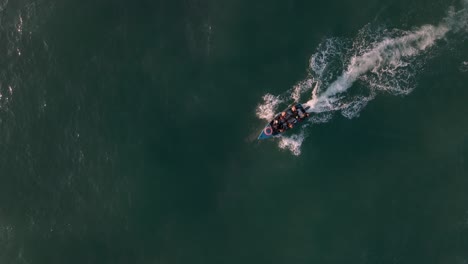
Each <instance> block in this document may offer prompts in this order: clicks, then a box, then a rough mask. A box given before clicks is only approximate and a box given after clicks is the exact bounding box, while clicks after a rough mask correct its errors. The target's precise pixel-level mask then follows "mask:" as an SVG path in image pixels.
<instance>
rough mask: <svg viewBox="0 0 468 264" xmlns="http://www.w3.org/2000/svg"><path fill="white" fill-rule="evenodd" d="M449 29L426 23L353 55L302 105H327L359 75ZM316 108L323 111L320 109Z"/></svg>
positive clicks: (396, 59) (412, 52) (418, 49)
mask: <svg viewBox="0 0 468 264" xmlns="http://www.w3.org/2000/svg"><path fill="white" fill-rule="evenodd" d="M448 31H449V28H448V27H447V25H445V24H442V25H439V26H437V27H434V26H431V25H426V26H423V27H421V28H420V29H419V30H417V31H415V32H412V33H410V34H408V35H405V36H403V37H399V38H396V39H385V40H384V41H382V42H381V43H379V44H378V45H377V46H376V47H375V48H374V49H372V50H370V51H368V52H367V53H365V54H363V55H361V56H357V57H353V58H352V59H351V63H350V64H349V65H348V67H347V70H346V71H344V72H343V73H342V75H341V76H339V77H338V78H337V80H336V81H335V82H333V83H332V84H331V85H330V86H329V87H328V89H326V90H325V92H324V93H323V94H321V95H320V96H319V97H318V98H312V99H311V100H309V101H308V102H307V103H306V104H307V105H309V106H310V107H311V109H312V110H311V111H314V110H316V108H317V107H319V108H320V107H330V108H331V104H332V103H333V102H334V101H336V99H335V98H334V96H336V95H337V94H339V93H343V92H345V91H346V90H347V89H349V88H350V87H351V86H352V85H353V83H354V82H355V81H356V80H358V78H359V77H360V76H362V75H363V74H365V73H367V72H369V71H379V69H380V68H382V67H384V66H386V65H389V64H390V65H398V64H399V62H400V60H401V58H402V57H409V56H415V55H417V54H418V53H420V52H422V51H424V50H426V49H428V48H429V47H431V46H433V45H434V44H435V42H436V40H438V39H441V38H443V37H444V36H445V34H446V33H447V32H448ZM320 111H323V110H322V109H320Z"/></svg>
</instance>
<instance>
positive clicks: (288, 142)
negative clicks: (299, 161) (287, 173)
mask: <svg viewBox="0 0 468 264" xmlns="http://www.w3.org/2000/svg"><path fill="white" fill-rule="evenodd" d="M305 138H306V137H305V134H304V131H303V130H302V131H301V132H300V133H299V134H295V135H291V136H282V137H281V138H280V141H279V147H280V148H282V149H287V150H289V151H291V152H292V154H294V155H296V156H299V155H301V145H302V142H303V141H304V139H305Z"/></svg>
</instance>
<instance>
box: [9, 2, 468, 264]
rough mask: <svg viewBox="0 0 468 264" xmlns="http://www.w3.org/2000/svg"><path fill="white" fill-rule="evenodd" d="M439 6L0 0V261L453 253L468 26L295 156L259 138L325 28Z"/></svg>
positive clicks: (387, 258)
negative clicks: (406, 82)
mask: <svg viewBox="0 0 468 264" xmlns="http://www.w3.org/2000/svg"><path fill="white" fill-rule="evenodd" d="M449 6H454V7H455V9H457V10H459V9H461V3H460V2H458V1H442V0H431V1H422V0H418V1H403V0H400V1H375V0H358V1H343V0H340V1H339V0H331V1H325V2H313V1H294V0H291V1H254V2H252V1H246V0H225V1H209V0H207V1H196V0H185V1H182V0H180V1H179V0H175V1H169V0H165V1H158V0H157V1H147V0H139V1H121V0H114V1H110V0H100V1H90V0H83V1H71V0H64V1H54V0H36V1H32V0H9V1H7V0H0V56H1V57H0V93H1V95H2V96H1V97H0V152H1V153H0V154H1V155H0V263H2V264H3V263H5V264H10V263H40V264H42V263H43V264H46V263H47V264H50V263H80V264H82V263H155V264H156V263H158V264H159V263H161V264H163V263H164V264H166V263H167V264H175V263H184V264H185V263H190V264H195V263H203V264H208V263H216V264H218V263H236V264H237V263H256V264H258V263H343V264H345V263H346V264H354V263H356V264H357V263H369V264H371V263H372V264H373V263H375V264H377V263H395V264H397V263H402V264H403V263H408V264H415V263H424V264H428V263H453V264H466V263H468V193H467V188H468V118H467V116H468V86H467V83H468V75H467V74H468V73H467V66H466V64H467V61H468V49H467V46H466V44H467V42H466V32H465V33H463V32H462V33H458V34H455V33H453V34H449V35H447V37H446V38H444V40H441V41H440V43H439V42H437V43H436V44H435V46H434V47H435V48H434V51H433V52H431V53H429V54H426V55H425V60H426V62H425V64H424V66H423V67H421V68H418V72H417V74H416V75H415V76H416V77H415V84H414V91H413V92H412V93H410V94H409V95H407V96H394V95H391V94H385V93H383V94H380V95H378V96H377V97H376V98H375V99H374V100H373V101H371V102H369V103H368V105H367V107H366V108H364V109H363V110H362V111H361V112H360V115H359V117H356V118H353V119H347V118H344V117H342V116H340V115H339V114H337V115H335V116H334V118H333V119H331V120H330V121H328V122H327V123H324V124H318V125H313V126H311V127H309V128H307V129H306V131H307V134H308V137H307V139H306V140H305V141H304V142H303V144H302V147H301V155H299V156H294V155H292V154H291V153H290V152H289V151H286V150H282V149H279V148H278V145H277V142H276V141H275V140H269V141H263V142H257V141H256V140H254V139H255V137H256V136H257V135H258V133H259V132H260V130H261V129H262V127H263V126H264V124H265V122H264V121H263V120H259V119H258V118H257V117H256V115H255V109H256V107H257V105H258V104H259V103H261V97H262V96H263V95H264V94H266V93H272V94H281V93H283V92H284V91H286V90H287V89H289V88H291V87H292V86H293V85H294V84H296V83H297V82H298V81H301V80H303V79H304V78H305V77H306V75H307V71H308V70H307V69H308V63H309V59H310V56H311V55H312V54H314V53H315V52H316V49H317V46H318V45H319V44H320V43H322V42H323V40H324V39H326V38H330V37H336V38H341V39H353V38H354V37H355V36H356V35H357V34H358V32H359V30H360V29H362V28H363V27H365V26H366V25H368V24H371V25H374V26H382V27H385V28H389V29H392V28H398V29H401V30H409V29H412V28H417V27H420V26H421V25H423V24H431V25H437V24H438V23H439V22H440V21H441V20H442V19H443V18H444V17H445V16H446V12H447V10H448V9H449ZM357 85H362V84H357Z"/></svg>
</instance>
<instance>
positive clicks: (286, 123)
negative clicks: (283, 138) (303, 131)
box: [271, 105, 309, 133]
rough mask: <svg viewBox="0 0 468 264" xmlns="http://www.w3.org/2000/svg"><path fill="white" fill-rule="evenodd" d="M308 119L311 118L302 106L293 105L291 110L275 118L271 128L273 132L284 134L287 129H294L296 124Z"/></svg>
mask: <svg viewBox="0 0 468 264" xmlns="http://www.w3.org/2000/svg"><path fill="white" fill-rule="evenodd" d="M307 117H309V113H307V112H306V111H305V110H304V108H303V107H302V106H301V105H293V106H292V107H291V108H290V109H288V110H286V111H284V112H281V114H279V115H278V116H277V117H275V119H273V121H272V122H271V127H272V128H273V131H275V132H277V133H283V132H284V131H286V130H287V129H289V128H293V127H294V124H295V123H297V122H298V121H302V120H304V119H306V118H307Z"/></svg>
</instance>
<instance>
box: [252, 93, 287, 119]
mask: <svg viewBox="0 0 468 264" xmlns="http://www.w3.org/2000/svg"><path fill="white" fill-rule="evenodd" d="M281 102H282V100H281V99H280V97H279V96H274V95H272V94H265V95H264V96H263V103H262V104H259V105H258V106H257V111H256V113H257V117H258V118H260V119H265V120H268V121H270V120H271V119H273V117H274V116H275V113H276V107H277V106H278V104H280V103H281Z"/></svg>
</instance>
